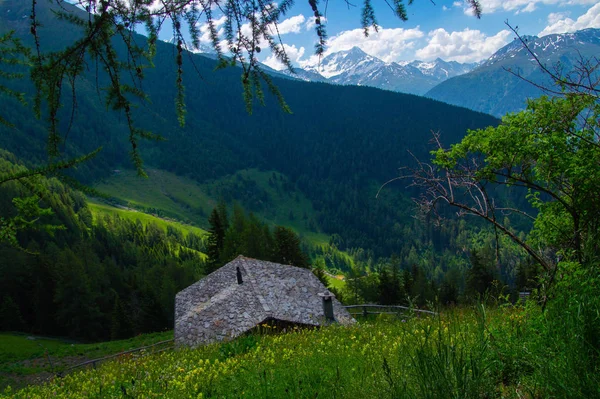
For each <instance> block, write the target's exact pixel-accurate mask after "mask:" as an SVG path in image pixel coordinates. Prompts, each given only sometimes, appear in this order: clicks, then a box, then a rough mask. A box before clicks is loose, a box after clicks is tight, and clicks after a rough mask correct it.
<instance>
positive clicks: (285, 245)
mask: <svg viewBox="0 0 600 399" xmlns="http://www.w3.org/2000/svg"><path fill="white" fill-rule="evenodd" d="M273 236H274V240H275V253H274V260H275V262H278V263H282V264H285V265H292V266H298V267H304V268H308V267H309V262H308V259H307V257H306V255H305V254H304V253H303V252H302V249H301V248H300V237H298V235H297V234H296V233H294V231H293V230H292V229H290V228H287V227H283V226H277V227H275V232H274V233H273Z"/></svg>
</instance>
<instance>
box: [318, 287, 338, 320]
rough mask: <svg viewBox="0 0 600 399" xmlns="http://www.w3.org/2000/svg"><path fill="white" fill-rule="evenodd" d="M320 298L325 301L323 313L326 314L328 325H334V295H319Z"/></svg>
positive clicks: (327, 293) (324, 293) (329, 293)
mask: <svg viewBox="0 0 600 399" xmlns="http://www.w3.org/2000/svg"><path fill="white" fill-rule="evenodd" d="M319 296H320V297H321V298H322V299H323V313H324V314H325V321H326V322H327V323H333V322H334V321H335V317H333V294H332V293H331V292H329V291H325V292H323V293H319Z"/></svg>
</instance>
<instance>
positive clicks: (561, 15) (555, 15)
mask: <svg viewBox="0 0 600 399" xmlns="http://www.w3.org/2000/svg"><path fill="white" fill-rule="evenodd" d="M569 15H571V12H570V11H565V12H551V13H550V14H548V23H549V24H550V25H552V24H555V23H557V22H558V21H560V20H561V19H565V18H567V17H568V16H569Z"/></svg>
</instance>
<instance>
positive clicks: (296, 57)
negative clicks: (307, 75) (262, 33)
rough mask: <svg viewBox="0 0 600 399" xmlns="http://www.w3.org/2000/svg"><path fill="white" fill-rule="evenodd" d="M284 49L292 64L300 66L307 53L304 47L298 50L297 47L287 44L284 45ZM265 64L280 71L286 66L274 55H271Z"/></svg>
mask: <svg viewBox="0 0 600 399" xmlns="http://www.w3.org/2000/svg"><path fill="white" fill-rule="evenodd" d="M283 48H284V50H285V53H286V54H287V56H288V58H289V59H290V61H291V62H292V64H298V63H299V62H300V59H301V58H302V56H303V55H304V52H305V49H304V47H300V48H297V47H296V46H295V45H291V46H289V45H287V44H284V45H283ZM263 64H265V65H267V66H270V67H271V68H273V69H276V70H278V71H279V70H282V69H284V68H285V66H284V65H283V64H282V63H281V62H280V61H279V60H278V59H277V57H275V55H274V54H271V55H270V56H269V57H267V58H266V59H265V60H264V61H263Z"/></svg>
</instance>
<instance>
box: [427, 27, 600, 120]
mask: <svg viewBox="0 0 600 399" xmlns="http://www.w3.org/2000/svg"><path fill="white" fill-rule="evenodd" d="M522 39H523V42H525V43H526V44H527V47H528V48H525V47H524V46H523V42H521V40H518V39H515V40H513V41H512V42H511V43H509V44H507V45H506V46H504V47H502V48H501V49H500V50H498V51H497V52H496V53H494V54H493V55H492V56H491V57H490V58H488V59H487V60H486V61H485V62H483V63H482V64H481V65H479V66H478V67H477V68H475V69H473V70H472V71H470V72H468V73H466V74H463V75H460V76H456V77H454V78H451V79H448V80H446V81H444V82H442V83H440V84H439V85H437V86H435V87H434V88H433V89H432V90H430V91H429V92H428V93H427V94H426V96H427V97H431V98H433V99H436V100H439V101H443V102H446V103H449V104H453V105H458V106H462V107H466V108H470V109H473V110H475V111H481V112H485V113H489V114H492V115H495V116H502V115H505V114H506V113H507V112H515V111H520V110H522V109H524V108H525V106H526V99H527V98H535V97H539V96H540V95H541V94H543V93H542V91H541V90H540V89H539V88H538V87H536V86H535V85H538V86H541V87H552V86H553V85H554V82H553V80H552V79H551V78H550V77H549V76H548V75H546V74H544V72H543V71H542V69H541V68H540V66H539V64H538V62H537V61H536V59H535V58H537V60H539V63H541V64H542V65H545V66H546V67H547V68H548V69H549V70H552V71H554V70H555V68H556V70H557V71H559V73H562V74H563V75H566V74H567V73H569V72H570V71H573V70H574V69H576V68H577V67H578V64H579V63H580V62H581V61H582V60H583V61H586V60H590V61H591V62H592V65H595V61H594V60H597V57H598V54H600V29H593V28H590V29H585V30H581V31H578V32H574V33H563V34H551V35H547V36H543V37H537V36H523V37H522ZM532 53H533V54H535V57H534V56H533V55H532ZM511 72H512V73H511ZM596 73H598V72H596ZM517 74H518V75H519V76H516V75H517ZM524 79H526V80H527V81H526V80H524ZM529 82H534V83H535V85H534V84H531V83H529Z"/></svg>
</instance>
